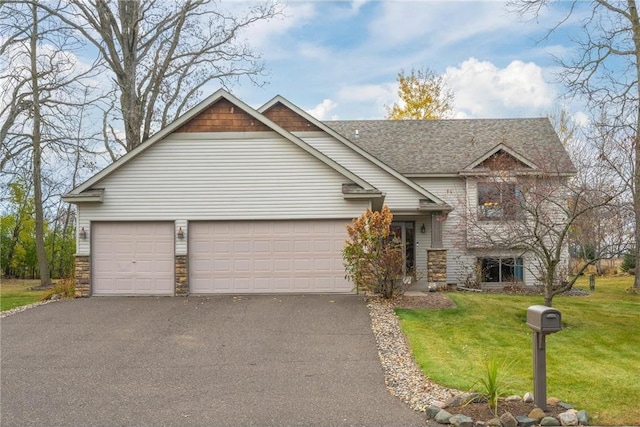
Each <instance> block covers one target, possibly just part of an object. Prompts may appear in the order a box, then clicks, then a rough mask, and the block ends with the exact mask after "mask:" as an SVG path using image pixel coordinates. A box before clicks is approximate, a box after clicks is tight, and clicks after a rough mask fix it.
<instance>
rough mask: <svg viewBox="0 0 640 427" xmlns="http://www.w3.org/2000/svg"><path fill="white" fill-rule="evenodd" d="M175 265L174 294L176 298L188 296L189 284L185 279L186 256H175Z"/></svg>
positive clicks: (186, 273) (186, 275)
mask: <svg viewBox="0 0 640 427" xmlns="http://www.w3.org/2000/svg"><path fill="white" fill-rule="evenodd" d="M175 264H176V267H175V268H176V270H175V271H176V287H175V293H176V296H177V297H181V296H187V295H189V282H188V280H187V278H188V277H189V275H188V270H187V256H186V255H176V257H175Z"/></svg>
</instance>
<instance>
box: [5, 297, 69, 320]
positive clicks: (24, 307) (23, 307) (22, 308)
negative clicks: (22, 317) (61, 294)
mask: <svg viewBox="0 0 640 427" xmlns="http://www.w3.org/2000/svg"><path fill="white" fill-rule="evenodd" d="M55 301H58V300H46V301H40V302H34V303H33V304H28V305H21V306H20V307H16V308H12V309H11V310H6V311H3V312H0V319H3V318H5V317H9V316H11V315H12V314H16V313H20V312H22V311H25V310H29V309H30V308H35V307H39V306H41V305H45V304H49V303H50V302H55Z"/></svg>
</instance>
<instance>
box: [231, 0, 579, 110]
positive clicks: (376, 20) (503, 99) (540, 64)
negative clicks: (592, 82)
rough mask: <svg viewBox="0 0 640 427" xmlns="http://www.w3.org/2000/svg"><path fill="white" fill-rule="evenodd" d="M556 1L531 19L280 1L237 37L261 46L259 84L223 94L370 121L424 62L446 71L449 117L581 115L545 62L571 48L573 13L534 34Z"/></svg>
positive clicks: (463, 10) (492, 7) (488, 7)
mask: <svg viewBox="0 0 640 427" xmlns="http://www.w3.org/2000/svg"><path fill="white" fill-rule="evenodd" d="M566 7H568V3H564V4H563V3H559V4H557V5H556V6H555V8H553V9H552V10H545V11H543V13H542V14H541V15H540V16H539V18H538V19H537V20H535V21H532V20H523V19H521V18H520V17H519V16H518V15H517V14H515V13H511V12H509V11H508V10H507V9H506V3H505V2H504V1H473V2H468V1H451V0H449V1H351V2H349V1H342V2H323V1H313V2H309V1H289V2H286V3H285V16H284V17H282V18H280V19H276V20H273V21H270V22H263V23H259V24H258V25H256V26H254V27H252V28H251V29H249V30H248V31H247V33H246V34H245V37H246V38H247V40H248V41H249V43H250V44H251V45H253V46H254V47H255V48H257V49H258V50H260V51H261V52H262V57H263V59H264V61H265V64H266V67H267V70H268V72H269V76H268V77H267V82H268V84H267V85H265V87H263V88H258V87H255V86H252V85H251V84H249V83H246V82H245V83H243V84H241V85H238V86H235V87H232V91H233V92H234V94H235V95H236V96H238V97H239V98H240V99H242V100H243V101H245V102H247V103H248V104H250V105H252V106H255V107H258V106H260V105H261V104H263V103H264V102H266V101H268V100H269V99H271V98H272V97H273V96H275V95H278V94H279V95H282V96H284V97H285V98H287V99H289V100H290V101H291V102H293V103H294V104H296V105H298V106H299V107H301V108H303V109H305V110H307V111H309V112H311V113H312V114H313V115H314V116H316V117H317V118H319V119H325V120H327V119H380V118H384V115H385V106H388V105H391V104H392V103H393V102H394V101H395V100H396V99H397V95H396V90H397V87H396V76H397V73H398V72H399V71H400V70H401V69H404V70H406V71H409V70H410V69H411V68H412V67H415V68H419V67H425V66H427V67H429V68H431V69H432V70H434V71H435V72H436V73H439V74H445V75H446V76H447V80H448V82H449V86H450V87H451V89H452V90H453V91H454V93H455V94H456V100H455V106H454V117H458V118H488V117H538V116H545V115H547V114H549V113H551V112H553V111H557V110H558V109H559V108H560V107H566V108H568V109H569V110H570V111H571V112H572V113H573V114H574V115H575V116H576V118H577V119H578V120H581V119H583V118H584V117H586V116H584V112H583V111H582V106H581V104H580V102H578V101H576V100H566V99H565V100H563V99H561V96H562V95H563V94H564V92H565V90H564V88H563V87H562V86H561V85H559V84H558V83H557V77H556V73H557V72H558V70H559V68H558V66H557V64H556V63H555V62H554V60H553V56H557V57H561V58H564V59H566V58H569V57H570V56H571V55H572V54H574V52H573V50H572V49H574V45H573V43H572V41H571V38H572V37H573V38H575V37H579V36H580V34H581V25H580V13H576V14H574V15H573V16H572V18H571V20H570V21H568V22H566V23H565V24H564V25H563V27H562V30H561V31H557V32H555V33H553V34H552V36H551V37H550V38H548V39H545V40H543V39H544V36H545V35H546V34H547V30H548V29H549V28H551V27H552V26H553V25H555V24H556V23H557V22H558V21H559V20H560V19H562V18H563V17H564V15H563V9H564V10H565V11H566ZM578 12H580V11H578Z"/></svg>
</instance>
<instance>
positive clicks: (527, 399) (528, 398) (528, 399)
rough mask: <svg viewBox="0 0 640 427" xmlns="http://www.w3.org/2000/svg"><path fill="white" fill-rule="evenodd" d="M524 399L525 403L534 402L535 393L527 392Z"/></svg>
mask: <svg viewBox="0 0 640 427" xmlns="http://www.w3.org/2000/svg"><path fill="white" fill-rule="evenodd" d="M522 400H524V403H532V402H533V400H534V399H533V394H531V393H529V392H526V393H525V394H524V397H523V399H522Z"/></svg>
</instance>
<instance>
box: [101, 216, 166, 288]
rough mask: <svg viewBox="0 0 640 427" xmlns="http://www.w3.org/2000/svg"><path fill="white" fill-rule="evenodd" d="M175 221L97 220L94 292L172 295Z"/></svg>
mask: <svg viewBox="0 0 640 427" xmlns="http://www.w3.org/2000/svg"><path fill="white" fill-rule="evenodd" d="M173 247H174V242H173V224H172V223H169V222H166V223H153V222H136V223H94V224H93V225H92V255H91V257H92V288H93V294H94V295H173V293H174V292H173V289H174V271H173V270H174V255H173Z"/></svg>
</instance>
